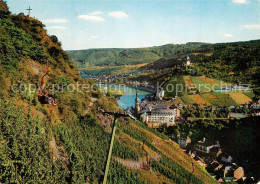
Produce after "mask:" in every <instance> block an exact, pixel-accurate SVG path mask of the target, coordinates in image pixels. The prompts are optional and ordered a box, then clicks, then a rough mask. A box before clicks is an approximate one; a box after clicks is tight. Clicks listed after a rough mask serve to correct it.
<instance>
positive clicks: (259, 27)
mask: <svg viewBox="0 0 260 184" xmlns="http://www.w3.org/2000/svg"><path fill="white" fill-rule="evenodd" d="M244 27H245V28H247V29H260V24H249V25H244Z"/></svg>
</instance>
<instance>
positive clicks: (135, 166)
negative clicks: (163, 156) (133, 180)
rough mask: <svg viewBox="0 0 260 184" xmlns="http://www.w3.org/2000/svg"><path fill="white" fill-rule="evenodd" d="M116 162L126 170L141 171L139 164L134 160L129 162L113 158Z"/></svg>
mask: <svg viewBox="0 0 260 184" xmlns="http://www.w3.org/2000/svg"><path fill="white" fill-rule="evenodd" d="M114 158H115V160H116V161H117V162H119V163H120V164H122V165H123V166H125V167H127V168H128V169H133V170H140V169H141V167H140V166H141V162H140V161H136V160H130V159H122V158H119V157H114Z"/></svg>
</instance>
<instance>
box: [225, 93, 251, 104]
mask: <svg viewBox="0 0 260 184" xmlns="http://www.w3.org/2000/svg"><path fill="white" fill-rule="evenodd" d="M228 95H229V96H230V97H231V98H232V99H233V100H234V101H235V102H236V103H237V104H245V103H247V102H250V101H252V99H251V98H249V97H248V96H246V95H245V94H243V93H242V92H232V93H228Z"/></svg>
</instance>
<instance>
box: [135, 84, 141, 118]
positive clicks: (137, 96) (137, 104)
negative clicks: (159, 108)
mask: <svg viewBox="0 0 260 184" xmlns="http://www.w3.org/2000/svg"><path fill="white" fill-rule="evenodd" d="M140 110H141V108H140V99H139V91H138V89H137V90H136V97H135V115H136V116H138V114H139V112H140Z"/></svg>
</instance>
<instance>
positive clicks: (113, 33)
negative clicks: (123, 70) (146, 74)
mask: <svg viewBox="0 0 260 184" xmlns="http://www.w3.org/2000/svg"><path fill="white" fill-rule="evenodd" d="M6 1H7V4H8V6H9V8H10V10H11V11H12V13H14V14H18V13H20V12H23V13H25V14H26V15H27V14H28V11H27V10H26V9H28V7H29V6H30V7H31V9H32V11H31V14H30V16H32V17H35V18H37V19H39V20H40V21H42V22H43V23H44V24H45V25H46V29H47V33H48V34H49V35H56V36H57V37H58V38H59V40H60V41H61V42H62V47H63V49H65V50H80V49H89V48H138V47H150V46H159V45H164V44H169V43H173V44H181V43H187V42H207V43H219V42H233V41H246V40H254V39H260V0H102V1H100V0H6Z"/></svg>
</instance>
